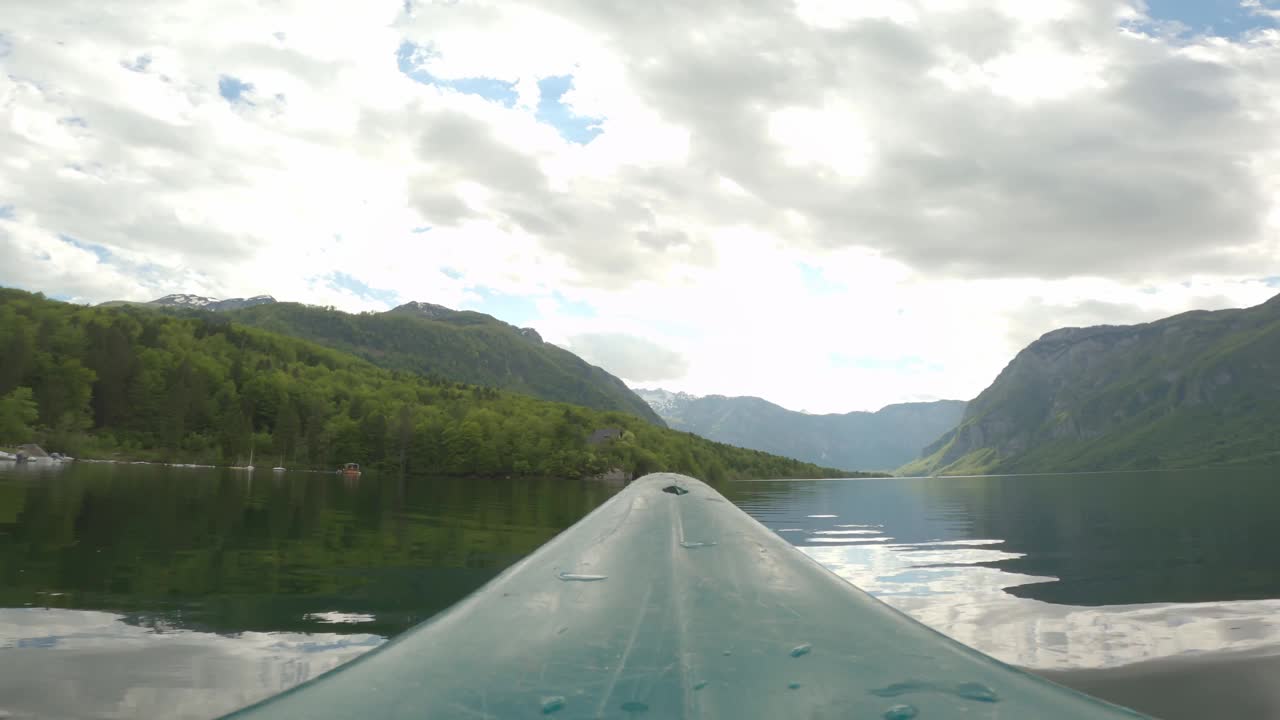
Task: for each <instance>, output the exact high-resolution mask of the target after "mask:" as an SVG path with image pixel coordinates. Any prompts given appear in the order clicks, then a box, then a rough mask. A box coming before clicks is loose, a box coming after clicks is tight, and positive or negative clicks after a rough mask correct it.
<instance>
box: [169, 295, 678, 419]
mask: <svg viewBox="0 0 1280 720" xmlns="http://www.w3.org/2000/svg"><path fill="white" fill-rule="evenodd" d="M191 312H197V311H191ZM225 314H226V315H227V316H228V317H230V318H231V319H233V320H235V321H236V322H238V323H241V324H243V325H251V326H253V327H258V328H262V329H263V330H270V331H272V332H277V333H280V334H282V335H290V336H293V337H297V338H302V339H304V340H310V341H312V342H316V343H319V344H321V345H325V346H327V347H331V348H334V349H336V350H342V351H344V352H348V353H351V354H353V355H356V356H357V357H361V358H363V359H365V360H368V361H369V362H371V363H373V364H374V365H377V366H379V367H383V368H387V369H389V370H405V371H409V372H414V373H418V374H421V375H427V376H431V377H435V378H439V379H444V380H452V381H456V382H464V383H468V384H472V385H486V386H489V387H496V388H499V389H501V390H512V391H515V392H520V393H525V394H527V395H533V396H534V397H540V398H543V399H544V400H555V401H558V402H567V403H573V404H574V405H582V406H584V407H589V408H594V409H596V410H622V411H625V412H629V413H632V414H633V415H637V416H639V417H642V418H644V419H646V420H648V421H649V422H652V423H654V424H656V425H665V424H664V423H663V422H662V420H661V419H660V418H659V417H658V415H657V414H656V413H654V412H653V410H652V409H650V408H649V405H648V404H647V403H645V401H644V400H641V399H640V398H639V397H638V396H637V395H636V394H635V393H633V392H631V389H630V388H628V387H627V386H626V385H625V384H624V383H623V382H622V381H621V380H619V379H618V378H616V377H614V376H613V375H610V374H609V373H608V372H605V371H604V370H603V369H601V368H598V367H596V366H594V365H591V364H590V363H588V362H586V361H585V360H583V359H582V358H580V357H578V356H577V355H574V354H573V353H571V352H569V351H567V350H564V349H562V348H559V347H556V346H555V345H552V344H550V343H546V342H543V341H542V338H541V337H540V336H539V335H538V333H536V332H534V331H533V330H532V329H530V328H523V329H522V328H517V327H515V326H513V325H508V324H507V323H504V322H502V321H501V320H498V319H496V318H494V317H492V316H490V315H485V314H484V313H478V312H471V311H465V310H450V309H449V308H446V307H441V306H439V305H432V304H430V303H416V302H415V303H407V304H405V305H401V306H400V307H398V308H396V309H394V310H390V311H388V312H384V313H359V314H351V313H345V312H342V311H340V310H333V309H330V308H322V307H315V306H312V305H302V304H300V303H269V304H261V305H256V306H254V307H245V308H242V309H236V310H231V311H227V312H225Z"/></svg>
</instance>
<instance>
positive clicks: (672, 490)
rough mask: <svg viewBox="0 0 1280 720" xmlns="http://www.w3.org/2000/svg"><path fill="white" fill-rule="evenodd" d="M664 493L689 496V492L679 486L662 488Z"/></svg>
mask: <svg viewBox="0 0 1280 720" xmlns="http://www.w3.org/2000/svg"><path fill="white" fill-rule="evenodd" d="M662 492H664V493H671V494H672V495H688V494H689V491H688V490H685V489H684V488H682V487H680V486H679V485H668V486H666V487H664V488H662Z"/></svg>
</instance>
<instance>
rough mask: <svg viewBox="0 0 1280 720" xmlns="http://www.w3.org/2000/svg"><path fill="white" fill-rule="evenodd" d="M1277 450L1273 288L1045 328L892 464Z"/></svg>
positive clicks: (1207, 460) (918, 469)
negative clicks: (916, 450) (1206, 304)
mask: <svg viewBox="0 0 1280 720" xmlns="http://www.w3.org/2000/svg"><path fill="white" fill-rule="evenodd" d="M1277 459H1280V296H1277V297H1275V298H1272V299H1271V300H1269V301H1267V302H1266V303H1264V304H1262V305H1259V306H1257V307H1252V308H1247V309H1243V310H1218V311H1215V312H1207V311H1203V310H1201V311H1193V312H1188V313H1183V314H1181V315H1176V316H1174V317H1170V318H1165V319H1163V320H1158V321H1156V322H1151V323H1145V324H1141V325H1127V326H1113V325H1104V326H1099V327H1089V328H1064V329H1060V330H1054V331H1053V332H1050V333H1047V334H1045V335H1044V336H1042V337H1041V338H1040V339H1039V340H1036V341H1035V342H1033V343H1032V344H1031V345H1029V346H1027V347H1026V348H1025V349H1024V350H1022V352H1019V353H1018V354H1017V356H1016V357H1014V358H1013V360H1012V361H1011V362H1010V363H1009V364H1008V366H1006V367H1005V369H1004V370H1003V371H1002V372H1001V373H1000V375H999V377H997V378H996V380H995V382H993V383H992V384H991V386H990V387H988V388H987V389H986V390H984V391H983V392H982V394H981V395H979V396H978V397H977V398H975V399H974V400H973V401H972V402H970V403H969V407H968V408H967V409H966V410H965V415H964V419H963V420H962V421H961V422H960V424H959V426H958V427H956V428H955V429H954V430H952V431H951V432H948V433H946V434H945V435H943V436H942V437H941V438H939V439H938V440H937V441H936V442H934V443H933V444H931V445H930V446H929V447H927V448H925V450H924V451H923V455H922V457H921V458H920V459H919V460H917V461H916V462H913V463H911V464H910V465H907V466H905V467H903V468H900V469H899V472H900V473H903V474H907V473H911V474H915V473H945V474H966V473H977V472H993V471H994V472H1054V471H1076V470H1103V469H1107V470H1120V469H1148V468H1149V469H1155V468H1179V467H1202V466H1206V465H1217V464H1226V463H1262V462H1275V461H1276V460H1277Z"/></svg>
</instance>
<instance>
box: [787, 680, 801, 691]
mask: <svg viewBox="0 0 1280 720" xmlns="http://www.w3.org/2000/svg"><path fill="white" fill-rule="evenodd" d="M787 687H789V688H791V689H792V690H799V689H800V683H795V682H793V683H789V684H788V685H787Z"/></svg>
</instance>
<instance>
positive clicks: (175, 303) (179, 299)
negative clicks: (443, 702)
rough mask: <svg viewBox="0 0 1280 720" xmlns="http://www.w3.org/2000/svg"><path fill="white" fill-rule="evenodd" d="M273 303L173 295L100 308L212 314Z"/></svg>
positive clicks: (266, 299) (265, 299)
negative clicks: (139, 307)
mask: <svg viewBox="0 0 1280 720" xmlns="http://www.w3.org/2000/svg"><path fill="white" fill-rule="evenodd" d="M274 302H276V299H275V298H273V297H271V296H270V295H254V296H253V297H251V298H227V299H226V300H219V299H217V298H211V297H205V296H203V295H190V294H187V293H174V294H172V295H165V296H164V297H162V298H158V299H156V300H151V301H150V302H145V303H143V302H134V301H131V300H115V301H112V302H105V303H102V304H101V305H100V307H119V306H121V305H143V306H146V305H151V306H158V307H177V308H193V309H199V310H212V311H213V312H223V311H226V310H239V309H241V308H246V307H253V306H254V305H267V304H270V303H274Z"/></svg>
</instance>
